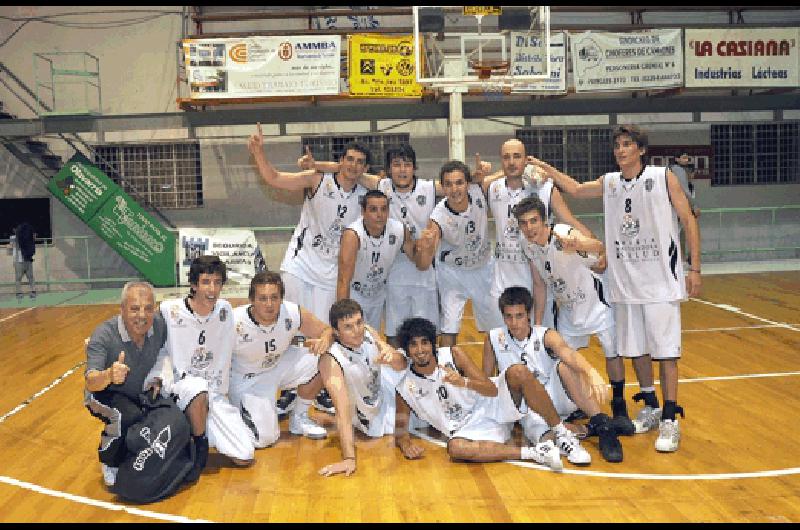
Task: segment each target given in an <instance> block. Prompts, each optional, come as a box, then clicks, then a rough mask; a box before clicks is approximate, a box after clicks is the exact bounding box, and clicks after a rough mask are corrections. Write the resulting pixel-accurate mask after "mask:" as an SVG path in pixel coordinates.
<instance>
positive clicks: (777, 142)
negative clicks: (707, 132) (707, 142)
mask: <svg viewBox="0 0 800 530" xmlns="http://www.w3.org/2000/svg"><path fill="white" fill-rule="evenodd" d="M798 134H800V124H798V123H757V124H724V125H712V126H711V146H712V149H713V151H714V177H713V179H712V181H711V184H712V185H715V186H725V185H737V184H771V183H786V182H800V168H798V164H800V141H799V140H798Z"/></svg>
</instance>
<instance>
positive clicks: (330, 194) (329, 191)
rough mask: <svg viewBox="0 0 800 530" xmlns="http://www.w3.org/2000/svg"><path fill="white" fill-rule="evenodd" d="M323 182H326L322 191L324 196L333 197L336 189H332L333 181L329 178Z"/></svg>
mask: <svg viewBox="0 0 800 530" xmlns="http://www.w3.org/2000/svg"><path fill="white" fill-rule="evenodd" d="M325 184H326V186H325V191H324V194H325V197H327V198H329V199H333V198H334V197H335V196H336V190H334V189H333V183H332V182H331V181H330V180H329V181H328V182H326V183H325Z"/></svg>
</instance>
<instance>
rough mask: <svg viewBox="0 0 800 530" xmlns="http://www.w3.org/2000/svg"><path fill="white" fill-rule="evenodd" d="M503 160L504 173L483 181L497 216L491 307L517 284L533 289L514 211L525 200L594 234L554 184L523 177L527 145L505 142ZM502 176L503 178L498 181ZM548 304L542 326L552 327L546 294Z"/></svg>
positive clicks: (501, 151)
mask: <svg viewBox="0 0 800 530" xmlns="http://www.w3.org/2000/svg"><path fill="white" fill-rule="evenodd" d="M500 160H501V163H502V173H500V174H499V175H498V174H497V173H495V174H494V175H492V176H490V177H487V178H486V179H485V180H484V181H483V190H484V193H486V198H487V201H488V203H489V209H490V210H491V212H492V215H493V216H494V226H495V241H496V243H495V249H494V258H495V263H494V277H493V279H492V289H491V291H490V295H491V297H492V305H493V306H494V309H496V308H497V307H498V306H497V300H498V298H499V297H500V294H501V293H502V292H503V291H504V290H505V289H506V288H507V287H511V286H514V285H519V286H522V287H525V288H526V289H528V290H529V291H530V290H532V289H533V284H532V281H531V273H530V268H529V266H528V262H527V261H528V260H527V259H525V256H524V255H523V253H522V248H521V246H520V235H519V227H518V226H517V222H516V219H515V218H514V216H513V215H512V209H513V208H514V206H515V205H517V204H518V203H519V201H521V200H522V199H524V198H525V197H533V196H535V197H539V199H541V201H542V202H543V203H544V204H545V208H546V210H547V215H548V219H549V220H552V218H553V217H554V215H553V214H555V216H557V217H558V218H559V219H560V220H561V221H563V222H566V223H568V224H570V225H572V226H574V227H575V228H577V229H578V230H579V231H581V232H582V233H584V234H585V235H587V236H590V237H591V232H590V231H589V229H588V228H586V227H585V226H584V225H583V224H582V223H581V222H580V221H578V220H577V219H576V218H575V216H573V215H572V212H571V211H570V209H569V207H568V206H567V203H566V202H565V201H564V198H563V197H562V196H561V193H560V192H559V191H558V189H557V188H556V187H554V186H553V181H552V180H550V179H546V180H544V181H542V182H539V181H537V180H535V179H528V178H523V173H524V171H525V166H526V165H527V162H526V154H525V144H523V143H522V142H521V141H519V140H517V139H516V138H512V139H510V140H506V142H505V143H503V145H502V146H501V147H500ZM498 176H502V177H503V178H497V177H498ZM547 302H548V305H547V306H546V307H547V311H545V313H544V320H543V321H542V325H544V326H545V327H548V328H552V327H553V318H554V311H553V295H552V293H551V292H549V291H548V293H547Z"/></svg>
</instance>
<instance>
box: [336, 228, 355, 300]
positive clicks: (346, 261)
mask: <svg viewBox="0 0 800 530" xmlns="http://www.w3.org/2000/svg"><path fill="white" fill-rule="evenodd" d="M358 243H359V242H358V234H356V232H355V230H351V229H349V228H347V229H345V230H344V231H343V232H342V243H341V247H340V248H339V271H338V273H337V274H336V300H337V301H338V300H342V299H344V298H350V282H351V281H353V274H354V273H355V271H356V259H357V258H358Z"/></svg>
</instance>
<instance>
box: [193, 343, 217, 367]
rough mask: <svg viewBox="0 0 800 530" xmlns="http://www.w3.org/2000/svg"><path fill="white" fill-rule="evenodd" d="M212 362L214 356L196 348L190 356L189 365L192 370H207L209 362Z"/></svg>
mask: <svg viewBox="0 0 800 530" xmlns="http://www.w3.org/2000/svg"><path fill="white" fill-rule="evenodd" d="M213 360H214V354H213V353H212V352H210V351H208V350H206V349H205V348H203V347H200V348H197V349H196V350H195V352H194V355H192V359H191V361H190V362H191V364H192V366H193V367H194V368H198V369H200V370H204V369H206V368H208V366H209V365H210V364H211V361H213Z"/></svg>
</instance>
